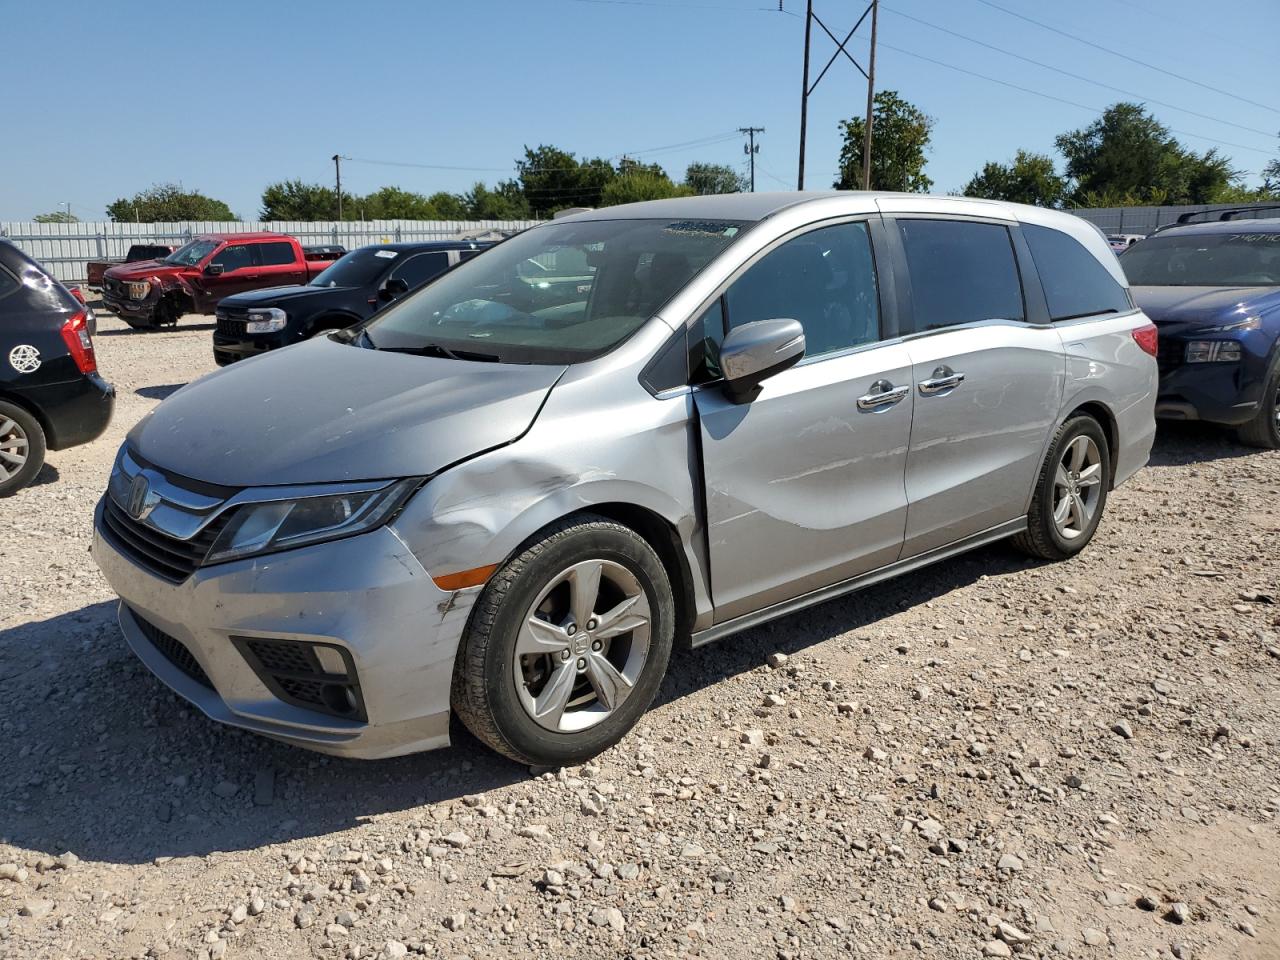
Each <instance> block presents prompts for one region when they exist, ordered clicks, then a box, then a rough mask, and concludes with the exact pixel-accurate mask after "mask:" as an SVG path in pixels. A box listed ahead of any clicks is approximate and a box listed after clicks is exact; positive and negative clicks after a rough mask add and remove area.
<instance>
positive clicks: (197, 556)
mask: <svg viewBox="0 0 1280 960" xmlns="http://www.w3.org/2000/svg"><path fill="white" fill-rule="evenodd" d="M225 522H226V521H225V519H223V518H218V519H216V520H214V521H213V522H212V523H210V524H209V525H208V526H207V527H205V528H204V529H203V530H201V531H200V533H198V534H197V535H196V536H195V537H193V538H192V539H190V540H179V539H177V538H176V537H170V536H168V535H167V534H163V533H161V532H160V531H158V530H155V529H153V528H151V527H148V526H146V525H145V524H141V523H139V522H138V521H136V520H134V519H133V518H132V517H130V516H129V515H128V514H127V513H125V512H124V510H122V509H120V507H119V506H117V505H116V502H115V501H114V500H112V499H111V496H110V494H108V495H106V496H104V497H103V498H102V532H103V533H105V534H106V535H107V537H108V538H109V539H110V540H111V542H112V544H113V545H114V546H115V548H116V549H117V550H119V551H120V552H121V553H123V554H124V555H125V556H127V557H129V559H131V560H132V561H133V562H134V563H136V564H138V566H140V567H143V568H144V569H146V570H149V571H151V572H152V573H154V574H155V575H156V576H157V577H160V578H162V579H164V580H168V581H170V582H171V583H181V582H182V581H183V580H185V579H187V577H189V576H191V574H192V573H193V572H195V569H196V567H198V566H200V563H201V561H202V560H204V558H205V554H207V553H208V552H209V548H210V547H211V546H213V541H214V539H216V538H217V536H218V534H219V532H221V529H222V526H223V524H224V523H225Z"/></svg>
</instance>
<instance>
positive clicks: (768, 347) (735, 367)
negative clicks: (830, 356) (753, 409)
mask: <svg viewBox="0 0 1280 960" xmlns="http://www.w3.org/2000/svg"><path fill="white" fill-rule="evenodd" d="M803 356H804V328H803V327H802V326H800V321H799V320H756V321H754V322H753V323H744V324H743V325H742V326H740V327H734V328H733V329H732V330H730V331H729V332H728V334H726V335H725V338H724V342H723V343H722V344H720V371H721V373H722V374H723V375H724V379H725V393H726V394H728V397H729V399H730V400H732V401H733V402H734V403H745V402H747V401H748V400H750V399H751V398H752V397H754V396H755V394H756V391H757V390H758V389H759V387H760V384H761V383H763V382H764V381H765V380H767V379H768V378H769V377H772V376H773V375H774V374H775V373H781V372H782V371H783V370H786V369H787V368H788V367H791V366H795V364H797V363H798V362H799V361H800V358H801V357H803Z"/></svg>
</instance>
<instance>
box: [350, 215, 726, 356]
mask: <svg viewBox="0 0 1280 960" xmlns="http://www.w3.org/2000/svg"><path fill="white" fill-rule="evenodd" d="M744 227H745V224H743V223H739V222H729V221H724V220H715V221H691V220H679V221H670V220H589V221H584V222H579V223H572V222H571V223H552V224H548V225H546V226H542V227H535V228H533V229H532V230H529V231H526V232H525V233H522V234H519V235H518V236H515V237H513V238H512V239H510V240H507V241H506V242H505V243H501V244H499V245H498V246H496V247H494V248H493V249H491V250H489V251H488V252H486V253H485V255H484V256H483V257H477V258H475V259H474V260H470V261H468V262H467V263H465V264H463V265H461V266H459V267H457V268H455V269H454V270H452V271H451V272H449V273H446V274H444V275H443V276H442V277H440V279H438V280H436V281H434V282H433V283H431V284H430V285H429V286H427V287H425V288H423V290H422V291H421V292H419V293H416V294H414V295H413V296H411V297H408V298H406V299H404V300H402V301H401V302H400V303H398V304H396V305H395V306H392V307H389V308H387V310H385V311H384V312H383V313H382V314H381V315H379V317H378V318H377V319H376V320H374V321H373V322H372V323H371V324H370V325H369V326H368V328H367V333H368V338H367V340H368V342H371V343H372V344H375V345H376V349H387V350H402V351H410V352H411V351H416V350H422V351H424V352H425V351H429V350H431V349H435V350H436V351H437V352H439V351H440V349H441V348H443V349H444V350H446V351H450V352H453V353H456V354H457V355H458V356H461V357H467V356H468V355H469V354H470V355H483V356H484V357H485V358H486V359H495V360H499V361H504V362H509V363H574V362H579V361H582V360H587V359H590V358H591V357H594V356H598V355H600V354H602V353H605V352H606V351H608V350H611V349H613V347H615V346H617V345H618V344H619V343H621V342H622V341H623V340H625V339H626V338H627V337H629V336H630V335H631V334H632V333H634V332H635V331H636V330H637V329H639V327H640V325H641V324H642V323H644V322H645V320H647V319H649V318H650V317H651V316H653V315H654V313H656V312H657V310H658V308H660V307H661V306H662V305H663V304H664V303H666V302H667V300H669V299H670V298H671V297H672V295H673V294H675V293H676V292H677V291H678V290H679V289H680V288H681V287H683V286H684V285H685V284H686V283H688V282H689V280H690V279H691V278H692V277H693V276H694V274H696V273H697V272H698V271H699V270H701V269H702V268H703V267H704V266H705V265H706V264H707V263H708V262H709V261H710V260H711V259H712V258H713V257H715V256H716V255H717V254H719V253H720V252H721V251H723V250H724V249H725V248H726V247H728V246H729V244H730V243H732V242H733V240H734V238H736V237H737V236H738V235H739V234H740V233H741V232H742V230H743V229H744Z"/></svg>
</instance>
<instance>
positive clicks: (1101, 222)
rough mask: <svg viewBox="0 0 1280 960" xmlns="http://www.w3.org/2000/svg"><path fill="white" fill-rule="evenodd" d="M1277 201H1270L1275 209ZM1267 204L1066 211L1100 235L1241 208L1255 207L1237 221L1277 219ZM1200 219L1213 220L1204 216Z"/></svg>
mask: <svg viewBox="0 0 1280 960" xmlns="http://www.w3.org/2000/svg"><path fill="white" fill-rule="evenodd" d="M1275 203H1276V201H1272V202H1271V205H1272V206H1274V204H1275ZM1267 206H1268V204H1266V203H1239V204H1231V203H1200V204H1188V205H1185V206H1170V207H1082V208H1080V209H1076V210H1068V211H1067V212H1068V213H1074V214H1075V215H1076V216H1077V217H1083V218H1084V219H1085V220H1088V221H1089V222H1090V223H1093V224H1096V225H1097V227H1098V229H1100V230H1101V231H1102V232H1103V233H1153V232H1155V229H1156V227H1163V226H1167V225H1168V224H1171V223H1176V222H1177V221H1178V217H1180V216H1181V215H1182V214H1184V213H1205V212H1207V211H1214V210H1235V209H1238V208H1240V207H1249V208H1254V207H1256V208H1258V209H1257V212H1256V213H1241V214H1238V215H1237V217H1236V219H1244V218H1245V217H1258V218H1261V219H1269V218H1272V217H1280V210H1276V209H1270V210H1268V209H1265V208H1266V207H1267ZM1201 219H1210V220H1211V219H1213V218H1212V217H1204V218H1201Z"/></svg>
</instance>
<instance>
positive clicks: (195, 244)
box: [164, 240, 218, 267]
mask: <svg viewBox="0 0 1280 960" xmlns="http://www.w3.org/2000/svg"><path fill="white" fill-rule="evenodd" d="M217 246H218V241H217V240H189V241H187V242H186V243H184V244H183V245H182V246H180V247H179V248H178V249H177V250H175V251H173V253H171V254H169V255H168V256H167V257H165V258H164V262H165V263H176V264H179V265H180V266H184V267H194V266H195V265H196V264H197V263H199V262H200V261H201V260H203V259H204V258H205V257H207V256H208V255H209V254H211V253H213V251H214V250H215V249H217Z"/></svg>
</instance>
